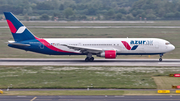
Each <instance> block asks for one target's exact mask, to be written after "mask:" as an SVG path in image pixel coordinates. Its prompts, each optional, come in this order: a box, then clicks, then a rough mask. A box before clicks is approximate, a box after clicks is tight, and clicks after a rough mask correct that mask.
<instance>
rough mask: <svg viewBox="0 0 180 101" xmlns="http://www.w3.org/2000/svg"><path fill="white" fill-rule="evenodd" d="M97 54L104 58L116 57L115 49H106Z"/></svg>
mask: <svg viewBox="0 0 180 101" xmlns="http://www.w3.org/2000/svg"><path fill="white" fill-rule="evenodd" d="M97 56H99V57H105V58H106V59H115V58H116V51H115V50H106V51H104V52H102V53H100V54H98V55H97Z"/></svg>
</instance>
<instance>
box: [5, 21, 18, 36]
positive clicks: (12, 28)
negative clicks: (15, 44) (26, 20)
mask: <svg viewBox="0 0 180 101" xmlns="http://www.w3.org/2000/svg"><path fill="white" fill-rule="evenodd" d="M7 23H8V25H9V28H10V30H11V32H12V33H16V31H17V29H16V28H15V27H14V25H13V23H12V22H11V21H10V20H7Z"/></svg>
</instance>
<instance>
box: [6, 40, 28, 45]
mask: <svg viewBox="0 0 180 101" xmlns="http://www.w3.org/2000/svg"><path fill="white" fill-rule="evenodd" d="M8 44H9V45H15V46H30V44H22V43H17V42H11V41H9V42H8Z"/></svg>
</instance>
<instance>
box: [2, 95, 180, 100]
mask: <svg viewBox="0 0 180 101" xmlns="http://www.w3.org/2000/svg"><path fill="white" fill-rule="evenodd" d="M179 100H180V96H171V95H170V96H169V95H161V96H108V95H104V96H0V101H179Z"/></svg>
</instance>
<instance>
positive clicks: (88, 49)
mask: <svg viewBox="0 0 180 101" xmlns="http://www.w3.org/2000/svg"><path fill="white" fill-rule="evenodd" d="M63 46H66V47H68V48H70V49H74V50H77V51H81V52H82V53H88V52H90V53H100V52H102V51H103V49H101V48H94V47H84V46H73V45H66V44H63Z"/></svg>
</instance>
